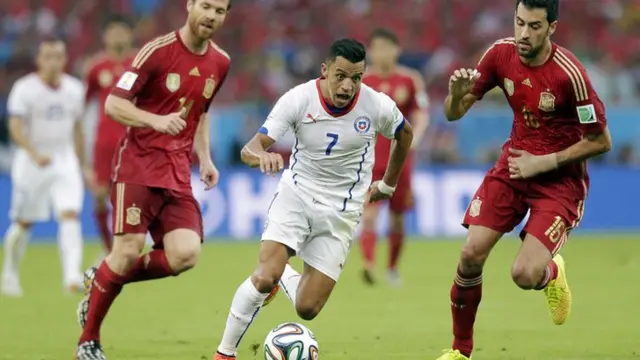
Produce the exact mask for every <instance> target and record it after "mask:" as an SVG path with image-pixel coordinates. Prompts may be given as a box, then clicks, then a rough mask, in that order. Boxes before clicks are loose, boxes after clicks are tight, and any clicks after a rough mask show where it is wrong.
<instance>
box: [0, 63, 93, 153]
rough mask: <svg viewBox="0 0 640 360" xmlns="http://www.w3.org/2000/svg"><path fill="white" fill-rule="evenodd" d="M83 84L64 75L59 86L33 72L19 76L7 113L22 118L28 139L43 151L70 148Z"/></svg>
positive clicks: (77, 118) (81, 106) (79, 108)
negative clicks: (48, 82)
mask: <svg viewBox="0 0 640 360" xmlns="http://www.w3.org/2000/svg"><path fill="white" fill-rule="evenodd" d="M83 106H84V86H83V84H82V82H81V81H80V80H78V79H76V78H74V77H72V76H70V75H66V74H65V75H63V77H62V81H61V83H60V86H59V87H58V88H52V87H51V86H49V85H47V84H46V83H45V82H44V81H42V79H41V78H40V77H39V76H38V75H37V74H35V73H32V74H29V75H27V76H24V77H22V78H20V79H19V80H18V81H16V83H15V84H14V85H13V88H12V89H11V92H10V93H9V101H8V104H7V107H8V111H9V115H10V116H16V117H18V118H20V119H22V121H24V131H25V133H26V134H25V135H26V136H27V139H29V141H30V142H31V144H32V145H33V146H34V147H35V148H36V150H38V151H40V152H42V153H48V152H59V151H61V150H66V149H68V148H69V147H73V128H74V125H75V123H76V121H78V120H79V119H80V117H81V116H82V113H83Z"/></svg>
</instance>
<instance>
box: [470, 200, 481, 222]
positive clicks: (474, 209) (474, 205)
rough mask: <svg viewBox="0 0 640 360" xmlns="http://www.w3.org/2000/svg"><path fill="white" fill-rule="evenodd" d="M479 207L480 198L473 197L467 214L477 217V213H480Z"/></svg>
mask: <svg viewBox="0 0 640 360" xmlns="http://www.w3.org/2000/svg"><path fill="white" fill-rule="evenodd" d="M481 207H482V200H480V199H477V198H476V199H473V200H472V201H471V204H470V205H469V216H471V217H477V216H478V215H480V208H481Z"/></svg>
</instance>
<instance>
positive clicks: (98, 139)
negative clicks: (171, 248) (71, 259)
mask: <svg viewBox="0 0 640 360" xmlns="http://www.w3.org/2000/svg"><path fill="white" fill-rule="evenodd" d="M103 42H104V45H105V50H104V52H103V53H101V54H99V55H98V56H97V57H96V59H94V60H93V61H92V62H91V64H90V65H89V68H88V69H87V74H86V79H85V82H86V89H87V90H86V101H87V102H89V101H91V100H94V99H97V100H98V104H99V105H98V106H99V108H98V114H99V118H98V126H97V130H96V136H95V143H94V148H93V166H92V170H91V175H92V176H91V181H89V190H91V192H92V194H93V204H94V217H95V220H96V225H97V228H98V230H99V231H100V238H101V240H102V244H103V248H104V250H105V251H106V252H107V253H108V252H110V251H111V231H110V230H109V223H108V217H109V206H108V196H109V183H110V177H111V170H112V165H113V155H114V154H115V152H116V149H117V147H118V142H119V141H120V138H122V136H123V135H124V133H125V129H126V128H125V126H124V125H123V124H121V123H119V122H117V121H114V120H113V119H111V118H110V117H109V116H107V114H106V113H105V111H104V103H105V101H106V99H107V96H108V95H109V93H110V92H111V88H112V87H113V85H114V84H115V82H116V81H117V80H118V79H119V78H120V76H122V74H123V73H124V70H125V67H126V66H128V65H129V64H130V63H131V61H132V60H133V56H132V55H135V54H133V53H132V43H133V31H132V29H131V25H130V23H129V22H128V20H127V19H125V18H124V17H120V16H114V17H112V18H110V19H109V20H107V22H106V24H105V26H104V32H103Z"/></svg>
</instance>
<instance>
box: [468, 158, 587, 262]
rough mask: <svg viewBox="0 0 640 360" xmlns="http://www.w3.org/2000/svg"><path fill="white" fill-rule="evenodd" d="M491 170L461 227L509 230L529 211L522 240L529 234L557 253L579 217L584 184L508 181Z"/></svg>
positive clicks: (582, 207) (582, 205)
mask: <svg viewBox="0 0 640 360" xmlns="http://www.w3.org/2000/svg"><path fill="white" fill-rule="evenodd" d="M492 171H493V170H492ZM492 171H490V172H489V174H487V176H486V177H485V178H484V180H483V182H482V184H481V185H480V187H479V188H478V191H477V192H476V194H475V195H474V197H473V199H472V200H471V203H470V204H469V207H468V208H467V211H466V212H465V215H464V221H463V223H462V224H463V226H465V227H468V226H469V225H478V226H484V227H487V228H489V229H492V230H495V231H498V232H501V233H508V232H510V231H512V230H513V228H515V227H516V226H517V225H518V224H519V223H520V222H522V220H523V219H524V218H525V216H526V215H527V210H529V220H528V221H527V223H526V224H525V226H524V228H523V230H522V232H521V233H520V238H522V239H523V240H524V238H525V236H526V234H531V235H532V236H534V237H536V238H537V239H538V240H539V241H540V242H542V244H543V245H544V246H546V247H547V249H549V251H550V252H551V254H552V255H555V254H557V253H558V252H559V251H560V249H561V248H562V246H563V245H564V244H565V242H566V241H567V239H568V238H569V233H570V232H571V230H572V229H574V228H576V227H577V226H578V223H579V222H580V219H581V218H582V214H583V211H584V198H585V196H586V186H585V185H584V184H576V185H565V184H561V183H547V184H539V183H536V182H533V181H530V180H511V179H508V178H505V177H503V176H496V175H494V174H492Z"/></svg>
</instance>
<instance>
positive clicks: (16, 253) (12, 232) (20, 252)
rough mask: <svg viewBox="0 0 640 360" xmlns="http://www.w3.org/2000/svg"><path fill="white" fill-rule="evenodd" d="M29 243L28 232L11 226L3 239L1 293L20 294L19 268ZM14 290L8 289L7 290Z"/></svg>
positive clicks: (18, 226)
mask: <svg viewBox="0 0 640 360" xmlns="http://www.w3.org/2000/svg"><path fill="white" fill-rule="evenodd" d="M28 241H29V230H28V229H26V228H25V227H23V226H21V225H20V224H15V223H14V224H12V225H11V226H10V227H9V229H7V233H6V234H5V237H4V262H3V267H2V288H3V289H2V290H3V292H15V293H16V294H19V293H21V291H20V289H19V266H20V262H21V261H22V257H23V256H24V252H25V250H26V247H27V242H28ZM12 287H13V288H14V289H8V288H12Z"/></svg>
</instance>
